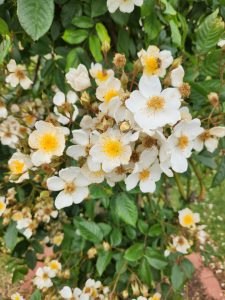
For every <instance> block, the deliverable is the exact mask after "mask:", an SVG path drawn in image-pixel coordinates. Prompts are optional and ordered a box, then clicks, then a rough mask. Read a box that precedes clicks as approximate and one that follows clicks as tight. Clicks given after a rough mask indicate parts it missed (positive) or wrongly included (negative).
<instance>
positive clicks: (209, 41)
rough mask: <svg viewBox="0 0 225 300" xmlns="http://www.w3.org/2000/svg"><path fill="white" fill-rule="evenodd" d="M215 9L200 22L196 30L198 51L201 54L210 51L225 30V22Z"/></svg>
mask: <svg viewBox="0 0 225 300" xmlns="http://www.w3.org/2000/svg"><path fill="white" fill-rule="evenodd" d="M218 12H219V10H218V9H217V10H215V11H214V12H213V13H212V14H211V15H209V16H207V17H206V18H205V19H204V21H203V22H202V23H201V24H200V26H199V27H198V29H197V32H196V40H197V45H196V46H197V51H198V52H199V53H201V54H205V53H208V52H209V51H210V50H211V49H212V48H213V47H214V46H215V45H216V44H217V43H218V41H219V39H220V37H221V35H222V33H223V32H224V22H223V21H222V19H221V18H219V17H217V16H218Z"/></svg>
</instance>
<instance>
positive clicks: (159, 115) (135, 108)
mask: <svg viewBox="0 0 225 300" xmlns="http://www.w3.org/2000/svg"><path fill="white" fill-rule="evenodd" d="M180 105H181V96H180V93H179V91H178V89H176V88H167V89H165V90H163V91H162V86H161V83H160V80H159V78H158V77H157V76H151V77H147V76H142V77H141V80H140V82H139V91H138V90H136V91H134V92H132V93H131V95H130V98H129V99H128V100H127V101H126V106H127V108H128V109H129V110H130V111H131V112H132V113H133V114H134V119H135V121H136V122H137V124H138V125H139V126H140V127H141V128H142V129H143V130H144V131H147V130H153V129H157V128H160V127H162V126H164V125H166V124H170V125H174V124H176V123H177V121H179V120H180V118H181V117H180V111H179V108H180Z"/></svg>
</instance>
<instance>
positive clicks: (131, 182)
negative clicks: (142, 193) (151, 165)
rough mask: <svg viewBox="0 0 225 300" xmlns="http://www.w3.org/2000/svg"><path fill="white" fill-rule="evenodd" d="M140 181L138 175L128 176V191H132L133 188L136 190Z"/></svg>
mask: <svg viewBox="0 0 225 300" xmlns="http://www.w3.org/2000/svg"><path fill="white" fill-rule="evenodd" d="M138 181H139V174H138V173H135V174H130V175H128V176H127V178H126V179H125V184H126V190H127V191H130V190H132V189H133V188H135V187H136V185H137V184H138Z"/></svg>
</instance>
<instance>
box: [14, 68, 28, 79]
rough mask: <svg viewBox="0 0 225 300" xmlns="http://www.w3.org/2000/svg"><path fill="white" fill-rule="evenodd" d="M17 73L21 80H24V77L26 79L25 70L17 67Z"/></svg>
mask: <svg viewBox="0 0 225 300" xmlns="http://www.w3.org/2000/svg"><path fill="white" fill-rule="evenodd" d="M15 75H16V77H17V78H18V79H19V80H23V79H25V77H26V76H25V74H24V72H23V71H22V70H20V69H17V70H16V72H15Z"/></svg>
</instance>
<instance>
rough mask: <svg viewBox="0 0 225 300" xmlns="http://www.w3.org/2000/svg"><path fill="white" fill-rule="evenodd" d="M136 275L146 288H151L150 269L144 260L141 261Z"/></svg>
mask: <svg viewBox="0 0 225 300" xmlns="http://www.w3.org/2000/svg"><path fill="white" fill-rule="evenodd" d="M138 274H139V276H140V279H141V281H143V282H144V283H145V284H147V285H148V286H151V283H152V273H151V268H150V266H149V264H148V262H147V260H146V258H143V259H142V261H141V264H140V267H139V269H138Z"/></svg>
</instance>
